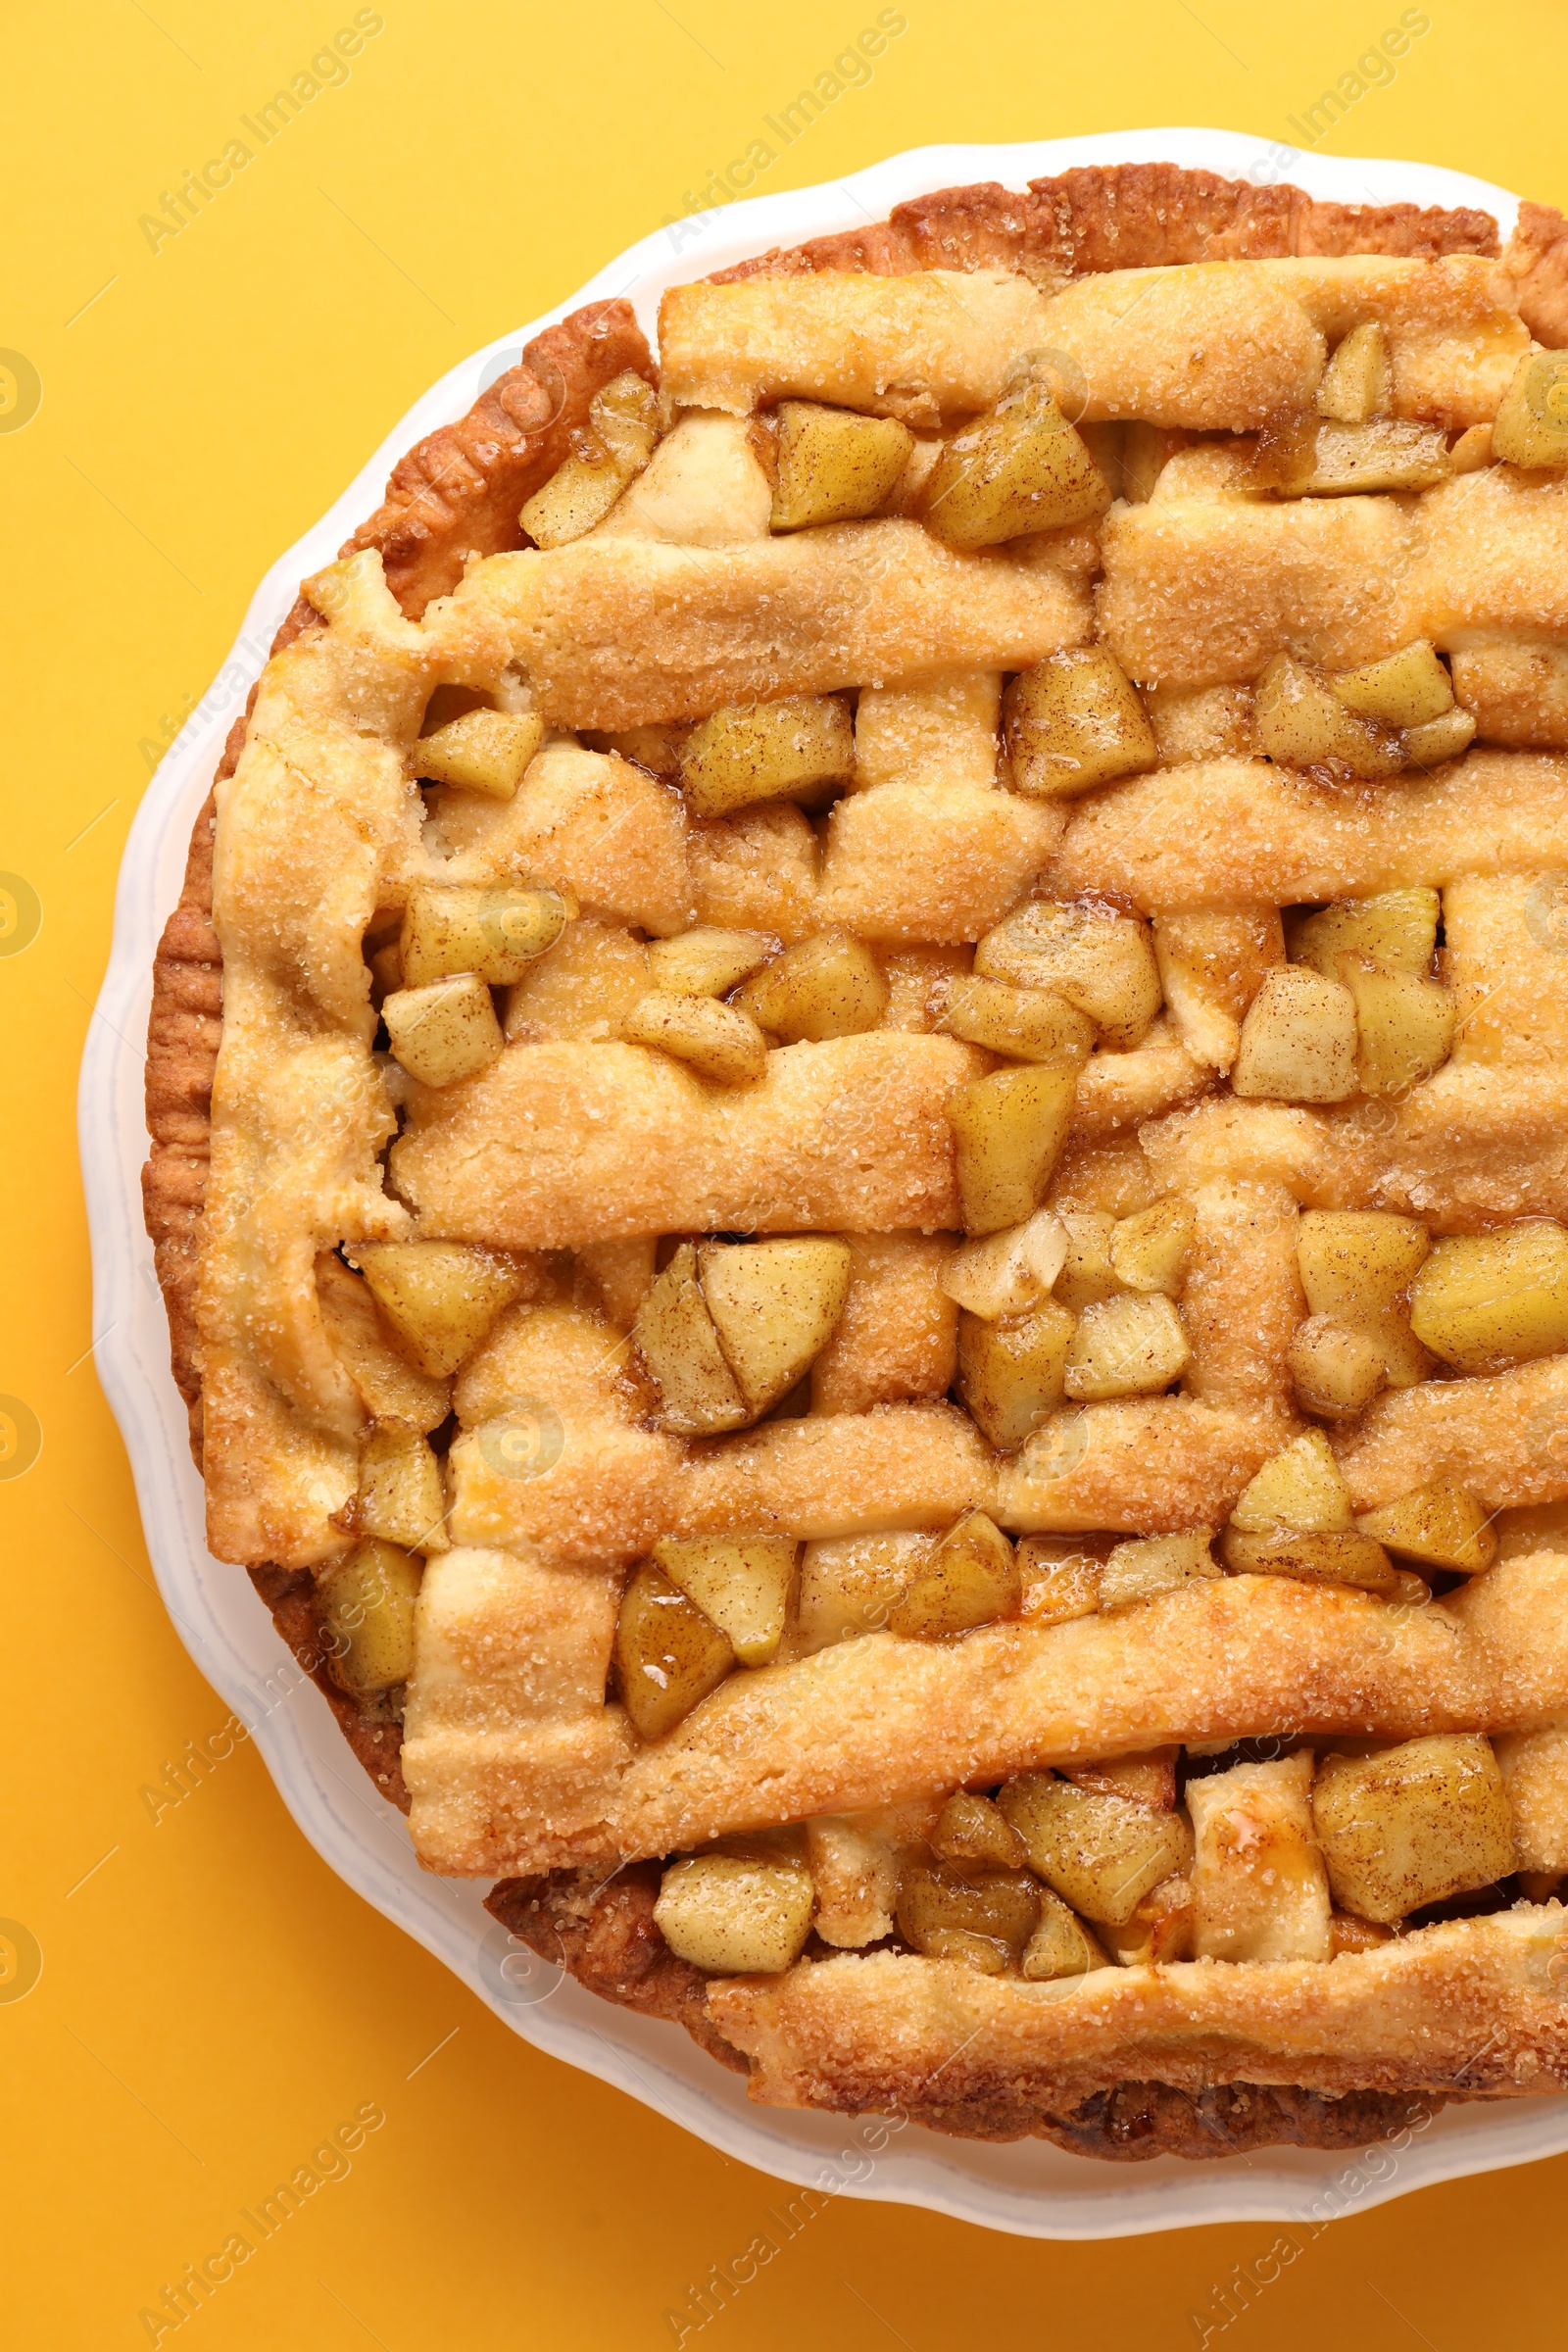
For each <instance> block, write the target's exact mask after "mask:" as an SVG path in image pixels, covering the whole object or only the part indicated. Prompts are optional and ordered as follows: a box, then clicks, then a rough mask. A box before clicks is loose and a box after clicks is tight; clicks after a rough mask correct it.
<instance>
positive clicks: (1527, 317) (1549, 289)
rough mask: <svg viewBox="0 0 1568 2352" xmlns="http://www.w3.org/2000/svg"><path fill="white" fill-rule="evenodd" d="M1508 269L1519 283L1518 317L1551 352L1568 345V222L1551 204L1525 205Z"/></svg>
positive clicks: (1506, 256) (1511, 244) (1505, 262)
mask: <svg viewBox="0 0 1568 2352" xmlns="http://www.w3.org/2000/svg"><path fill="white" fill-rule="evenodd" d="M1503 266H1504V268H1505V269H1506V270H1507V271H1508V274H1509V276H1510V277H1516V278H1517V279H1518V281H1519V316H1520V317H1521V318H1522V319H1523V320H1524V322H1525V324H1526V326H1528V327H1529V329H1530V332H1531V333H1532V334H1533V335H1534V336H1535V338H1536V341H1537V342H1538V343H1544V345H1545V346H1546V349H1547V350H1548V351H1560V350H1561V349H1562V348H1563V346H1564V345H1565V344H1568V221H1565V220H1564V218H1563V216H1562V214H1561V213H1559V212H1555V211H1553V209H1552V207H1551V206H1550V205H1549V204H1530V203H1528V202H1527V203H1524V204H1521V206H1520V207H1519V222H1518V226H1517V227H1516V228H1515V230H1514V232H1513V235H1512V236H1511V237H1510V238H1509V240H1508V250H1507V252H1506V253H1505V254H1504V256H1503Z"/></svg>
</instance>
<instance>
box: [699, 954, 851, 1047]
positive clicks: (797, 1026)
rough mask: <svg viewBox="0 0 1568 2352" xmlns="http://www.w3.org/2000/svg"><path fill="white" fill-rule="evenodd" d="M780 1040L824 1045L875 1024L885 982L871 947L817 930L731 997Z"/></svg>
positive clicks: (776, 959)
mask: <svg viewBox="0 0 1568 2352" xmlns="http://www.w3.org/2000/svg"><path fill="white" fill-rule="evenodd" d="M735 1004H736V1006H737V1008H738V1009H739V1010H740V1011H742V1012H745V1013H749V1014H750V1016H751V1018H752V1019H753V1020H754V1021H756V1022H757V1023H758V1025H759V1027H760V1028H762V1029H765V1030H766V1031H767V1032H768V1034H769V1036H771V1037H776V1038H777V1039H778V1041H779V1043H780V1045H785V1046H798V1045H805V1044H810V1045H823V1044H825V1043H826V1042H827V1040H828V1039H829V1038H833V1037H858V1036H860V1035H861V1034H862V1033H863V1032H864V1031H865V1030H867V1029H874V1028H875V1027H876V1025H877V1023H878V1022H879V1021H880V1020H881V1018H882V1015H883V1014H884V1013H885V1012H886V1010H887V1008H888V984H887V982H886V980H885V979H884V978H883V976H882V972H881V970H880V967H879V966H878V964H877V960H876V957H875V956H873V955H872V953H871V951H870V949H869V948H868V947H866V946H865V945H864V943H863V942H862V941H860V940H858V939H856V938H855V937H854V936H853V935H852V934H851V933H850V932H848V931H819V932H816V933H815V934H813V936H812V937H811V938H810V939H803V940H800V941H798V942H797V943H796V945H795V946H794V947H792V948H786V949H785V950H784V953H783V954H782V955H781V956H774V957H773V958H772V960H771V961H770V962H768V963H766V964H765V965H764V966H763V967H762V969H761V970H760V971H759V972H757V973H755V974H754V976H753V977H752V978H751V979H749V980H748V981H747V982H746V983H745V985H744V987H743V988H741V989H740V991H739V993H738V994H737V996H736V998H735Z"/></svg>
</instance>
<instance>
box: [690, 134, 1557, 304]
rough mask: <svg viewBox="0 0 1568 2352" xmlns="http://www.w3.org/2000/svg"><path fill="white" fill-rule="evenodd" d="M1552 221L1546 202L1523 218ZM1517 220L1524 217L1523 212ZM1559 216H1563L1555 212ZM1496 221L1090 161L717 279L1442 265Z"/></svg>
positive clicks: (916, 207)
mask: <svg viewBox="0 0 1568 2352" xmlns="http://www.w3.org/2000/svg"><path fill="white" fill-rule="evenodd" d="M1527 209H1528V210H1530V211H1531V212H1533V213H1538V214H1541V213H1544V211H1545V208H1544V206H1541V205H1536V206H1531V207H1529V208H1527ZM1521 218H1522V216H1521ZM1551 218H1553V219H1557V220H1558V221H1559V225H1560V216H1555V215H1554V216H1551ZM1496 251H1497V224H1496V222H1495V221H1494V220H1493V218H1492V216H1491V214H1490V213H1482V212H1475V211H1469V210H1462V211H1456V212H1446V211H1444V210H1442V209H1441V208H1439V207H1435V206H1434V207H1431V208H1428V209H1423V208H1422V207H1421V206H1419V205H1414V204H1390V205H1352V204H1322V203H1319V202H1317V201H1316V200H1315V199H1314V198H1313V197H1310V196H1308V195H1307V194H1306V193H1305V192H1304V191H1303V190H1302V189H1300V188H1293V187H1290V186H1287V185H1281V186H1278V187H1264V188H1254V187H1253V186H1252V185H1251V184H1250V182H1249V181H1247V180H1245V179H1224V178H1221V177H1220V175H1219V174H1218V173H1217V172H1189V171H1186V170H1184V169H1183V168H1182V167H1181V166H1180V165H1179V164H1113V165H1109V166H1104V165H1095V166H1092V167H1089V168H1087V169H1085V170H1080V171H1075V172H1062V173H1061V174H1060V176H1059V177H1057V178H1055V179H1035V180H1031V181H1030V183H1029V186H1028V188H1027V190H1026V191H1025V192H1024V193H1023V194H1022V195H1014V194H1013V192H1012V191H1011V190H1010V189H1008V188H1004V187H1002V186H1000V185H999V184H998V182H996V181H995V180H985V181H980V182H978V183H977V184H976V185H974V186H972V187H966V188H942V189H939V190H937V191H936V192H935V193H934V194H933V195H930V196H918V197H915V198H914V199H913V200H912V201H911V202H910V203H908V204H901V205H896V206H895V207H894V210H893V212H892V213H891V214H890V215H889V217H888V219H887V220H886V221H878V222H877V223H876V224H875V225H874V226H873V227H870V228H859V229H847V230H843V231H841V232H840V233H839V234H838V235H835V236H831V237H813V238H812V239H811V240H810V242H809V244H806V245H796V246H791V247H789V248H787V249H784V248H775V250H774V251H773V252H771V253H764V254H761V255H760V256H759V257H758V258H757V259H756V260H755V261H750V262H739V263H737V264H736V265H735V267H734V268H733V269H731V270H715V271H714V273H713V275H714V279H715V281H716V282H718V283H720V284H722V283H723V282H725V281H726V280H728V279H732V278H741V277H790V276H805V275H807V274H809V272H811V271H813V270H874V271H875V272H876V273H877V274H878V275H879V276H887V277H897V276H902V275H903V274H904V273H905V272H906V271H907V270H996V269H1002V270H1022V271H1023V272H1024V273H1025V274H1026V275H1028V276H1032V277H1037V278H1044V279H1047V280H1060V279H1063V278H1066V277H1074V276H1080V275H1083V274H1085V273H1086V272H1088V271H1091V270H1145V269H1153V268H1165V269H1168V268H1171V267H1172V266H1174V265H1176V264H1178V263H1182V262H1222V261H1269V260H1274V259H1277V258H1279V257H1281V256H1284V255H1288V254H1344V253H1388V254H1399V255H1404V256H1407V257H1409V258H1411V259H1414V260H1419V261H1434V260H1436V259H1437V257H1438V256H1439V255H1440V254H1445V253H1478V254H1485V255H1489V256H1490V255H1495V253H1496Z"/></svg>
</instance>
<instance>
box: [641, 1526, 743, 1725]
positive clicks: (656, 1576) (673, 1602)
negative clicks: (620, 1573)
mask: <svg viewBox="0 0 1568 2352" xmlns="http://www.w3.org/2000/svg"><path fill="white" fill-rule="evenodd" d="M612 1654H613V1665H614V1672H615V1688H616V1690H617V1691H619V1693H620V1703H621V1705H622V1706H623V1707H624V1708H625V1710H626V1713H627V1715H628V1716H629V1718H630V1720H631V1725H632V1729H633V1730H634V1731H635V1732H636V1733H637V1735H638V1737H639V1738H640V1739H643V1740H662V1738H663V1737H664V1735H665V1733H666V1732H671V1731H673V1730H674V1728H675V1726H676V1724H677V1723H679V1722H681V1721H682V1719H683V1718H684V1717H685V1716H687V1715H689V1714H690V1713H691V1711H692V1709H693V1707H695V1706H697V1705H698V1704H699V1703H700V1702H701V1701H702V1700H703V1699H705V1698H706V1697H707V1696H708V1694H709V1692H710V1691H716V1690H717V1688H718V1686H719V1684H720V1683H721V1682H722V1681H723V1680H724V1677H725V1676H726V1675H727V1674H728V1673H729V1671H730V1669H731V1668H732V1667H733V1665H734V1663H735V1651H734V1648H733V1646H732V1645H731V1642H730V1640H729V1637H728V1635H727V1634H724V1633H721V1632H720V1630H719V1628H718V1627H717V1626H716V1625H715V1624H714V1623H713V1621H712V1619H711V1617H710V1616H709V1615H708V1614H707V1613H706V1611H704V1610H703V1609H700V1608H699V1607H698V1605H697V1603H696V1602H695V1601H694V1600H690V1599H688V1598H687V1596H686V1594H685V1593H682V1592H681V1590H680V1589H679V1587H678V1586H676V1585H672V1584H671V1583H670V1581H669V1578H668V1577H667V1576H666V1575H665V1574H664V1571H663V1570H662V1568H661V1567H660V1566H659V1565H658V1563H657V1561H654V1560H644V1561H643V1562H642V1564H641V1566H640V1567H637V1568H634V1569H633V1571H632V1573H631V1576H630V1578H629V1579H628V1580H627V1584H626V1590H625V1592H624V1593H623V1594H622V1595H621V1602H620V1613H619V1615H618V1617H617V1618H616V1620H615V1639H614V1644H613V1653H612Z"/></svg>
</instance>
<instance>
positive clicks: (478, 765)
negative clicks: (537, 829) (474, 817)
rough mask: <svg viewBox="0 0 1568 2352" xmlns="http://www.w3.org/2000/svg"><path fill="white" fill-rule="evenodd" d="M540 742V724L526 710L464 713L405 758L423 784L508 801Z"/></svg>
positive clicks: (436, 729)
mask: <svg viewBox="0 0 1568 2352" xmlns="http://www.w3.org/2000/svg"><path fill="white" fill-rule="evenodd" d="M544 739H545V722H544V720H543V719H542V718H539V717H536V716H535V714H534V713H533V712H532V711H463V712H461V713H460V715H459V716H458V717H457V718H450V719H448V721H447V723H446V725H445V726H443V727H434V728H432V729H431V731H430V733H429V734H428V735H422V736H421V737H420V738H419V740H418V742H417V744H416V745H415V747H414V750H413V752H412V753H411V754H410V764H411V766H412V767H413V769H414V772H415V774H416V775H417V776H418V777H419V778H420V779H421V780H422V781H423V782H425V783H427V784H450V785H454V786H455V787H456V788H457V789H458V790H459V791H460V792H479V793H483V794H484V796H485V798H486V799H487V800H492V801H510V800H512V799H513V798H514V797H515V793H516V790H517V786H518V785H519V784H520V783H521V782H522V779H523V775H524V772H525V770H526V769H527V766H528V762H529V761H530V760H532V759H533V757H534V754H535V753H536V752H537V751H538V749H539V747H540V745H541V744H542V743H543V742H544Z"/></svg>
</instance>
